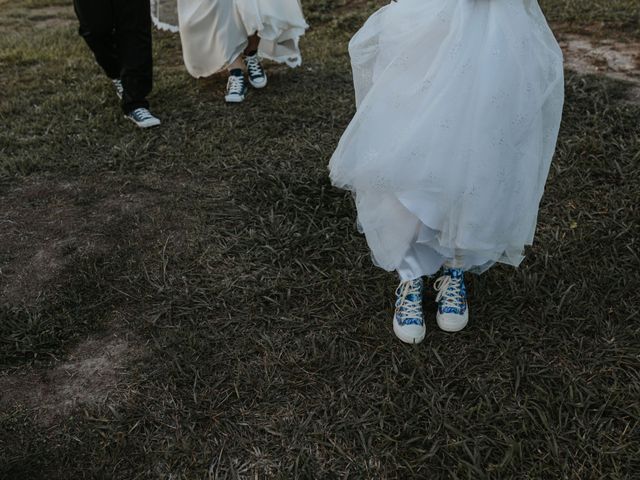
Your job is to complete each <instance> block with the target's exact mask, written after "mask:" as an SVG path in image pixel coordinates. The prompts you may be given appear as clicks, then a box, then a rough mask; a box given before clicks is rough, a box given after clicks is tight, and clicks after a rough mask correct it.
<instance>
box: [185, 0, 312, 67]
mask: <svg viewBox="0 0 640 480" xmlns="http://www.w3.org/2000/svg"><path fill="white" fill-rule="evenodd" d="M178 20H179V26H180V37H181V40H182V53H183V56H184V62H185V65H186V67H187V70H188V71H189V73H190V74H191V75H193V76H194V77H207V76H209V75H213V74H214V73H216V72H219V71H220V70H223V69H224V68H226V67H227V66H228V65H229V64H230V63H231V62H233V61H234V60H235V59H236V58H238V56H239V55H241V54H242V52H243V50H244V49H245V48H246V46H247V37H249V36H251V35H253V34H254V33H256V32H257V33H258V35H259V36H260V38H261V42H260V48H259V53H260V55H261V56H262V57H263V58H268V59H270V60H274V61H276V62H279V63H286V64H287V65H289V66H291V67H295V66H298V65H300V63H301V61H302V58H301V56H300V49H299V47H298V41H299V39H300V37H301V36H302V35H304V32H305V30H306V29H307V28H308V26H307V24H306V22H305V19H304V17H303V14H302V9H301V7H300V3H299V0H178Z"/></svg>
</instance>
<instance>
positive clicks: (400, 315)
mask: <svg viewBox="0 0 640 480" xmlns="http://www.w3.org/2000/svg"><path fill="white" fill-rule="evenodd" d="M422 288H423V282H422V278H418V279H416V280H411V281H407V282H402V283H401V284H400V285H399V286H398V288H397V289H396V297H397V300H396V321H397V322H398V325H400V326H401V327H404V326H407V325H418V326H423V325H424V318H423V315H422Z"/></svg>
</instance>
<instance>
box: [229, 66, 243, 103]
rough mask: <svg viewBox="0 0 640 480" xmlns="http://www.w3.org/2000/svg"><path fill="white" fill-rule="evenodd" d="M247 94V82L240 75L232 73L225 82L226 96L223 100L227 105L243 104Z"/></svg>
mask: <svg viewBox="0 0 640 480" xmlns="http://www.w3.org/2000/svg"><path fill="white" fill-rule="evenodd" d="M246 94H247V81H246V80H245V78H244V75H242V74H235V73H232V74H231V75H229V80H227V94H226V95H225V97H224V99H225V101H226V102H227V103H241V102H244V97H245V96H246Z"/></svg>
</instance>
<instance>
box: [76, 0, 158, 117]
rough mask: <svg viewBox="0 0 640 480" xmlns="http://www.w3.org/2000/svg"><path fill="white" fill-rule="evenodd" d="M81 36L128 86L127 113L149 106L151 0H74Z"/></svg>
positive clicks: (102, 63)
mask: <svg viewBox="0 0 640 480" xmlns="http://www.w3.org/2000/svg"><path fill="white" fill-rule="evenodd" d="M74 7H75V10H76V15H77V16H78V20H79V21H80V35H81V36H82V37H83V38H84V39H85V41H86V42H87V45H88V46H89V48H90V49H91V50H92V51H93V54H94V55H95V57H96V61H97V62H98V64H99V65H100V66H101V67H102V69H103V70H104V71H105V73H106V74H107V76H108V77H109V78H112V79H120V80H121V81H122V86H123V89H124V92H123V98H122V109H123V110H124V112H125V114H127V113H130V112H132V111H133V110H135V109H137V108H141V107H142V108H149V103H148V102H147V99H146V97H147V95H148V94H149V93H150V92H151V88H152V82H153V60H152V51H151V10H150V6H149V0H74Z"/></svg>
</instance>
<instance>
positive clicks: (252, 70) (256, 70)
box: [244, 53, 267, 88]
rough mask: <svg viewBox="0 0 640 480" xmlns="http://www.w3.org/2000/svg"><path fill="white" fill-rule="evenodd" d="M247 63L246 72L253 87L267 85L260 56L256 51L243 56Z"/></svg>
mask: <svg viewBox="0 0 640 480" xmlns="http://www.w3.org/2000/svg"><path fill="white" fill-rule="evenodd" d="M244 61H245V63H246V64H247V73H248V74H249V83H250V84H251V86H252V87H253V88H264V87H266V86H267V73H266V72H265V71H264V68H262V64H261V63H260V57H258V54H257V53H254V54H253V55H247V56H246V57H245V58H244Z"/></svg>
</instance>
